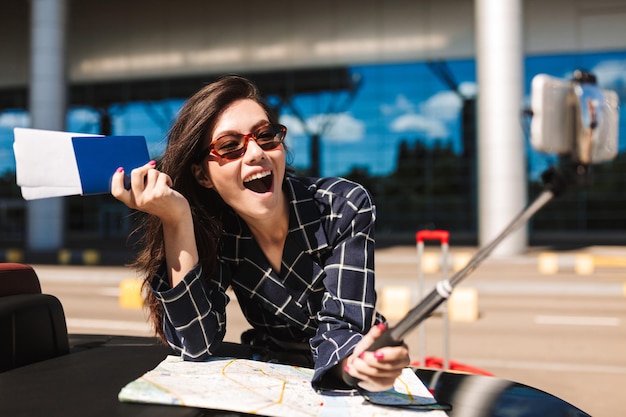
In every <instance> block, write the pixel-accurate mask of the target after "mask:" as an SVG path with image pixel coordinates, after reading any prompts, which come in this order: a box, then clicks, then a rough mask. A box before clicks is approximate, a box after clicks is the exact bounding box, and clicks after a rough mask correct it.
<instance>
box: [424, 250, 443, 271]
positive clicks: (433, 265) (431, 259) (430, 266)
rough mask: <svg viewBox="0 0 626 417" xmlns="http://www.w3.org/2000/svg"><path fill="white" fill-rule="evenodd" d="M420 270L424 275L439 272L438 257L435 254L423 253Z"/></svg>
mask: <svg viewBox="0 0 626 417" xmlns="http://www.w3.org/2000/svg"><path fill="white" fill-rule="evenodd" d="M421 268H422V271H423V272H424V273H425V274H434V273H437V272H439V255H438V254H436V253H424V255H423V256H422V265H421Z"/></svg>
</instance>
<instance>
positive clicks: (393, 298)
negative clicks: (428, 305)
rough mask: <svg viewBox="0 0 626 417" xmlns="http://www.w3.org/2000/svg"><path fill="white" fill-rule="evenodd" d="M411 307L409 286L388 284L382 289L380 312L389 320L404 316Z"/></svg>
mask: <svg viewBox="0 0 626 417" xmlns="http://www.w3.org/2000/svg"><path fill="white" fill-rule="evenodd" d="M410 308H411V291H410V290H409V288H408V287H403V286H388V287H384V288H383V289H382V291H381V297H380V312H381V313H382V314H383V316H385V318H387V319H388V320H397V319H401V318H402V317H404V315H405V314H406V313H408V311H409V310H410Z"/></svg>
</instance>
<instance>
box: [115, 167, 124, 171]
mask: <svg viewBox="0 0 626 417" xmlns="http://www.w3.org/2000/svg"><path fill="white" fill-rule="evenodd" d="M115 172H124V167H119V168H118V169H116V170H115Z"/></svg>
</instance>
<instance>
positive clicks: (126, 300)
mask: <svg viewBox="0 0 626 417" xmlns="http://www.w3.org/2000/svg"><path fill="white" fill-rule="evenodd" d="M142 284H143V280H141V279H138V278H126V279H123V280H122V281H121V282H120V285H119V289H120V296H119V305H120V307H121V308H127V309H137V310H138V309H141V308H143V297H142V293H141V286H142Z"/></svg>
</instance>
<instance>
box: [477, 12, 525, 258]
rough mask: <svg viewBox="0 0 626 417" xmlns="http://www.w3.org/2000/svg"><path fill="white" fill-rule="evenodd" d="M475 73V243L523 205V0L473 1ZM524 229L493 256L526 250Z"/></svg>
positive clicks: (486, 239)
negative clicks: (476, 82) (476, 199)
mask: <svg viewBox="0 0 626 417" xmlns="http://www.w3.org/2000/svg"><path fill="white" fill-rule="evenodd" d="M475 14H476V49H477V55H476V62H477V74H478V75H477V77H478V89H479V90H478V199H479V201H478V208H479V215H478V220H479V221H478V227H479V244H480V245H481V246H483V245H484V244H486V243H488V242H490V241H491V240H493V239H494V238H495V237H496V236H497V235H498V234H499V233H500V232H502V230H503V229H504V228H505V227H506V226H507V225H508V224H509V223H510V222H511V220H512V219H513V218H514V217H515V216H517V215H518V213H520V212H521V211H522V210H523V209H524V207H525V205H526V188H527V185H526V184H527V173H526V150H525V149H526V148H525V146H524V137H523V133H522V128H521V123H520V120H521V113H522V109H523V86H524V78H523V47H522V25H523V16H522V0H475ZM526 245H527V230H526V229H525V228H521V229H520V230H519V231H517V232H515V233H512V234H511V235H510V236H509V237H507V238H506V239H505V240H504V241H503V242H502V244H501V245H499V246H498V247H497V248H496V249H495V250H494V252H493V253H494V255H514V254H519V253H522V252H524V251H525V249H526Z"/></svg>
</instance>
